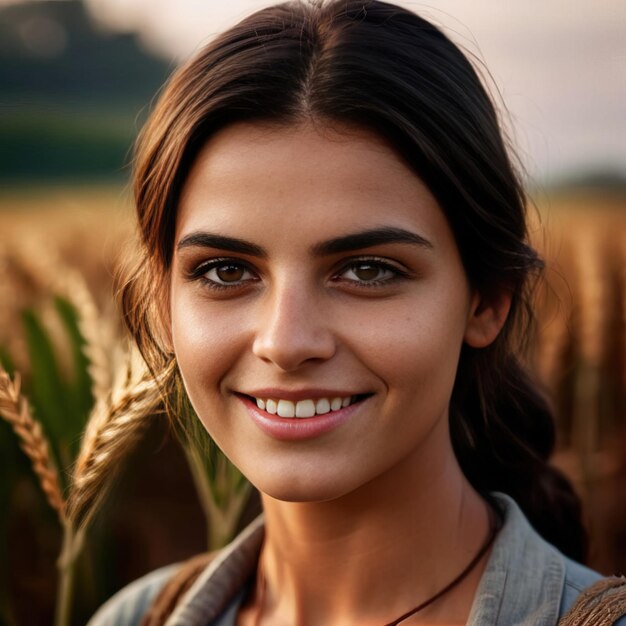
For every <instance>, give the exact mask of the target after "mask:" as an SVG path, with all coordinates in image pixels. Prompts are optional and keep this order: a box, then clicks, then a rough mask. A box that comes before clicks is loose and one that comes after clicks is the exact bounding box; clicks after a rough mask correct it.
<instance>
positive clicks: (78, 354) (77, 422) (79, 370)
mask: <svg viewBox="0 0 626 626" xmlns="http://www.w3.org/2000/svg"><path fill="white" fill-rule="evenodd" d="M54 305H55V307H56V310H57V312H58V314H59V317H60V318H61V321H62V322H63V326H64V328H65V330H66V332H67V335H68V338H69V340H70V346H71V351H72V361H73V366H74V376H73V379H72V380H71V381H69V382H68V385H67V386H68V389H69V391H70V393H69V396H68V402H69V404H70V406H71V410H70V412H69V414H68V417H69V418H71V420H72V427H73V435H74V437H73V439H72V440H71V449H72V455H73V456H76V454H77V453H78V447H79V444H80V434H81V432H82V430H83V428H84V426H85V424H86V422H87V418H88V416H89V412H90V411H91V408H92V406H93V402H94V398H93V394H92V381H91V376H90V375H89V371H88V367H89V359H88V358H87V356H86V355H85V352H84V348H85V344H86V342H85V339H84V337H83V336H82V334H81V332H80V329H79V326H78V313H77V312H76V309H75V308H74V306H73V305H72V304H71V303H70V302H69V301H68V300H66V299H64V298H61V297H58V296H57V297H55V299H54Z"/></svg>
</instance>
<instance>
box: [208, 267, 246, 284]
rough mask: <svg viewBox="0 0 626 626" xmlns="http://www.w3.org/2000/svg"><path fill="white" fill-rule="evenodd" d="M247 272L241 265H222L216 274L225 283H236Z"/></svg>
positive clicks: (216, 270)
mask: <svg viewBox="0 0 626 626" xmlns="http://www.w3.org/2000/svg"><path fill="white" fill-rule="evenodd" d="M245 272H246V270H245V269H244V268H243V267H242V266H241V265H222V266H221V267H217V268H215V274H216V275H217V277H218V278H219V279H220V280H221V281H222V282H224V283H236V282H238V281H240V280H241V279H242V278H243V277H244V274H245Z"/></svg>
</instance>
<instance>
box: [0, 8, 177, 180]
mask: <svg viewBox="0 0 626 626" xmlns="http://www.w3.org/2000/svg"><path fill="white" fill-rule="evenodd" d="M171 70H172V65H171V64H170V63H169V62H168V61H166V60H164V59H162V58H158V57H156V56H154V55H153V54H151V53H150V52H148V51H146V50H145V49H144V48H142V46H141V44H140V42H139V41H138V39H137V38H136V37H135V35H133V34H125V33H122V34H120V33H112V32H107V31H105V30H103V29H102V27H100V26H99V25H98V24H97V23H95V22H94V21H93V19H92V18H91V17H90V16H89V14H88V12H87V10H86V8H85V6H84V5H83V3H82V2H80V1H79V0H59V1H56V2H46V1H37V2H28V3H24V4H16V5H10V6H6V7H2V8H0V182H9V181H10V182H13V183H20V182H24V181H26V180H32V179H40V180H51V179H56V180H59V179H61V180H64V181H68V180H69V179H71V178H87V179H91V180H93V179H102V178H113V179H115V178H120V179H121V178H123V177H125V176H126V174H127V173H126V172H125V170H124V165H125V164H126V163H127V162H128V160H129V159H128V155H129V149H130V147H131V145H132V141H133V139H134V137H135V135H136V132H137V130H138V128H139V127H140V126H141V122H142V120H143V117H144V114H145V112H146V109H147V105H148V104H149V103H150V101H151V99H152V97H153V96H154V94H155V93H156V92H157V90H158V88H159V87H160V86H161V85H162V84H163V82H164V80H165V79H166V77H167V75H168V74H169V72H170V71H171Z"/></svg>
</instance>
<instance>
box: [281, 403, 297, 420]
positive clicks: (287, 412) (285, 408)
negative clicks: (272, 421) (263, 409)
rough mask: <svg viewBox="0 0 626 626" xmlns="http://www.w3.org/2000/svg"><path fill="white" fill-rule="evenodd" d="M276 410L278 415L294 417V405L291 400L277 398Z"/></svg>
mask: <svg viewBox="0 0 626 626" xmlns="http://www.w3.org/2000/svg"><path fill="white" fill-rule="evenodd" d="M276 412H277V413H278V416H279V417H294V416H295V414H296V405H295V404H294V403H293V402H292V401H291V400H279V401H278V409H277V411H276Z"/></svg>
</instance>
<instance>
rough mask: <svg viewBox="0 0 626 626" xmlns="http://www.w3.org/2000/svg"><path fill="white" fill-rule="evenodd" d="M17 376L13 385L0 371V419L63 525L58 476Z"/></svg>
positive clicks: (43, 436) (61, 498)
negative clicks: (22, 453)
mask: <svg viewBox="0 0 626 626" xmlns="http://www.w3.org/2000/svg"><path fill="white" fill-rule="evenodd" d="M20 386H21V381H20V377H19V374H16V375H15V378H14V380H13V381H11V378H10V377H9V375H8V374H7V372H6V371H4V370H3V369H2V368H0V415H2V417H3V418H4V419H5V420H6V421H7V422H8V423H9V424H10V425H11V427H12V428H13V431H14V432H15V434H16V435H17V437H18V438H19V440H20V446H21V448H22V450H23V451H24V452H25V453H26V455H27V456H28V458H29V459H30V460H31V463H32V466H33V471H34V472H35V474H36V475H37V478H39V483H40V484H41V488H42V489H43V491H44V493H45V494H46V498H47V500H48V502H49V504H50V506H51V507H52V508H53V509H54V510H55V511H56V512H57V513H58V515H59V519H60V520H61V522H62V523H63V522H64V521H65V508H66V505H65V501H64V499H63V494H62V491H61V485H60V483H59V475H58V472H57V470H56V467H55V465H54V461H53V460H52V457H51V456H50V451H49V446H48V441H47V440H46V437H45V435H44V434H43V431H42V429H41V424H39V422H38V421H37V420H35V419H34V418H33V417H32V415H31V411H30V406H29V404H28V401H27V400H26V398H25V397H24V396H22V395H21V393H20Z"/></svg>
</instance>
